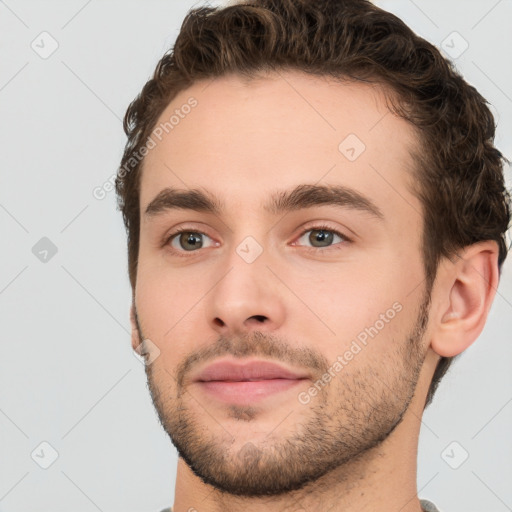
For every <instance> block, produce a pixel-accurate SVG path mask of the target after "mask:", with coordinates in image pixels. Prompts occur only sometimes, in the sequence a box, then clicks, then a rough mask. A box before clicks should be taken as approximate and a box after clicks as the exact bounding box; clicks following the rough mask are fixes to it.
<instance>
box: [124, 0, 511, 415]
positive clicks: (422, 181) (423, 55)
mask: <svg viewBox="0 0 512 512" xmlns="http://www.w3.org/2000/svg"><path fill="white" fill-rule="evenodd" d="M286 69H292V70H300V71H302V72H305V73H309V74H312V75H316V76H330V77H333V78H336V79H341V80H354V81H363V82H371V83H376V84H378V85H380V86H382V88H383V89H384V90H386V91H388V93H387V95H386V98H387V100H388V107H389V109H390V110H391V111H392V112H393V113H394V114H396V115H398V116H400V117H402V118H403V119H406V120H407V121H409V122H410V123H411V125H412V126H413V127H415V129H416V131H417V133H418V134H419V149H418V150H417V151H416V152H415V154H414V155H413V156H414V157H415V160H416V162H417V166H416V168H415V169H414V184H413V188H414V193H415V194H416V196H417V197H418V198H419V199H420V201H421V204H422V209H423V212H422V213H423V217H424V219H423V233H422V256H423V263H424V269H425V278H426V288H427V290H428V293H430V291H431V288H432V285H433V282H434V280H435V276H436V272H437V267H438V264H439V261H440V259H441V258H442V257H447V258H450V257H452V256H454V255H456V252H457V251H458V250H460V249H461V248H463V247H465V246H468V245H470V244H473V243H476V242H479V241H483V240H494V241H496V242H497V244H498V246H499V256H498V267H499V272H500V274H501V267H502V264H503V262H504V260H505V258H506V256H507V250H508V248H507V244H506V231H507V229H508V226H509V222H510V210H511V206H510V194H509V192H508V191H507V189H506V187H505V183H504V177H503V165H504V162H505V161H506V159H505V158H504V157H503V155H502V153H501V152H500V151H499V150H498V149H497V148H496V147H495V146H494V135H495V122H494V117H493V115H492V113H491V111H490V110H489V108H488V103H487V102H486V100H485V99H484V98H483V97H482V96H481V95H480V94H479V93H478V91H477V90H476V89H475V88H474V87H473V86H471V85H469V84H468V83H467V82H466V81H465V80H464V79H463V78H462V76H461V75H460V74H459V73H458V72H457V71H456V69H455V68H454V66H453V65H452V64H451V62H449V61H447V60H446V59H445V58H444V57H443V56H442V55H441V54H440V52H439V50H438V49H437V48H436V47H435V46H433V45H432V44H430V43H429V42H427V41H426V40H424V39H423V38H421V37H419V36H417V35H416V34H415V33H414V32H413V31H412V30H411V29H410V28H409V27H408V26H407V25H406V24H405V23H404V22H403V21H401V20H400V19H399V18H398V17H396V16H395V15H393V14H391V13H389V12H387V11H385V10H382V9H380V8H378V7H376V6H375V5H373V4H372V3H371V2H370V1H369V0H315V1H310V0H241V1H238V2H232V3H231V4H229V5H226V6H224V7H222V8H214V7H205V6H203V7H200V8H197V9H192V10H190V11H189V12H188V14H187V15H186V17H185V19H184V21H183V24H182V26H181V30H180V33H179V35H178V37H177V39H176V41H175V44H174V47H173V48H171V49H170V50H169V51H168V52H166V53H165V54H164V56H163V57H162V58H161V60H160V61H159V62H158V64H157V66H156V69H155V72H154V74H153V76H152V78H151V79H150V80H148V82H147V83H146V84H145V86H144V87H143V89H142V91H141V93H140V94H139V95H138V96H137V97H136V99H135V100H134V101H133V102H132V103H131V104H130V106H129V107H128V109H127V111H126V114H125V117H124V130H125V133H126V135H127V137H128V140H127V143H126V147H125V150H124V154H123V156H122V160H121V164H120V167H119V169H118V173H117V177H116V192H117V195H118V207H119V209H120V210H121V211H122V214H123V220H124V223H125V226H126V230H127V235H128V273H129V278H130V283H131V286H132V290H133V291H134V290H135V285H136V274H137V258H138V251H139V228H140V226H139V223H140V212H139V191H140V178H141V173H142V166H143V163H144V159H143V157H142V156H141V155H145V153H147V147H146V144H147V141H148V140H149V138H150V136H151V133H152V131H153V130H154V128H155V125H156V123H157V120H158V118H159V117H160V115H161V114H162V112H163V111H164V110H165V108H166V107H167V106H168V105H169V103H170V102H171V101H172V100H173V99H174V98H175V97H176V95H177V94H178V93H179V92H181V91H183V90H185V89H187V88H188V87H190V86H191V85H192V84H193V83H194V82H196V81H198V80H202V79H214V78H216V77H221V76H223V75H226V74H228V73H236V74H238V75H239V76H241V77H244V78H246V79H251V78H255V77H257V76H258V74H259V73H261V72H267V71H279V70H286ZM453 359H454V357H441V359H440V360H439V362H438V365H437V367H436V370H435V373H434V376H433V379H432V382H431V384H430V388H429V391H428V395H427V399H426V403H425V407H426V406H427V405H429V404H430V402H431V401H432V398H433V395H434V393H435V391H436V389H437V386H438V384H439V381H440V380H441V378H442V377H443V376H444V374H445V373H446V371H447V370H448V368H449V366H450V364H451V362H452V360H453Z"/></svg>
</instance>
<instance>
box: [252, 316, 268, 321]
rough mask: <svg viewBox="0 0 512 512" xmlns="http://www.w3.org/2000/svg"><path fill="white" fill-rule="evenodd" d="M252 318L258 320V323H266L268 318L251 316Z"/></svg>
mask: <svg viewBox="0 0 512 512" xmlns="http://www.w3.org/2000/svg"><path fill="white" fill-rule="evenodd" d="M251 318H256V320H258V322H264V321H265V319H266V318H267V317H266V316H263V315H254V316H251Z"/></svg>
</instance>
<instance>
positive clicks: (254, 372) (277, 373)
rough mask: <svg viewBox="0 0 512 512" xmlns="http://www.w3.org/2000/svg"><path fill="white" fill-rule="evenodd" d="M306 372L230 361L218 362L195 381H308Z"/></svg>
mask: <svg viewBox="0 0 512 512" xmlns="http://www.w3.org/2000/svg"><path fill="white" fill-rule="evenodd" d="M307 378H309V375H308V374H307V373H305V372H304V371H301V372H300V371H293V370H290V369H288V368H285V367H284V366H281V365H279V364H277V363H273V362H270V361H264V360H254V359H253V360H249V361H248V362H244V363H238V362H234V361H229V360H222V361H217V362H215V363H213V364H211V365H208V366H207V367H206V368H204V369H203V370H202V371H201V372H200V373H199V374H198V375H197V376H196V377H195V378H194V379H193V380H194V381H195V382H211V381H234V382H241V381H263V380H271V379H290V380H297V379H307Z"/></svg>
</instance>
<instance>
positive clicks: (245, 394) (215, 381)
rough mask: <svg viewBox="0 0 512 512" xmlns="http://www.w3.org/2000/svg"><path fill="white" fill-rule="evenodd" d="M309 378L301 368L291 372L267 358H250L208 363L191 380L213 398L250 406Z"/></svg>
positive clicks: (290, 388) (288, 389)
mask: <svg viewBox="0 0 512 512" xmlns="http://www.w3.org/2000/svg"><path fill="white" fill-rule="evenodd" d="M308 378H309V375H307V374H306V373H305V372H303V371H302V372H301V371H294V370H292V369H289V368H286V367H284V366H281V365H279V364H276V363H272V362H269V361H261V360H260V361H256V360H252V361H250V362H248V363H245V364H240V363H236V362H234V361H227V360H224V361H220V362H216V363H214V364H211V365H209V366H207V367H206V368H205V369H204V370H202V371H201V372H200V373H199V374H198V375H197V376H196V377H195V379H194V382H195V383H196V384H197V385H199V387H200V389H201V390H202V391H203V392H204V393H205V394H207V395H209V396H210V397H212V398H214V399H217V400H219V401H222V402H226V403H230V404H237V405H249V404H253V403H256V402H259V401H261V400H263V399H265V398H267V397H270V396H271V395H275V394H278V393H283V392H285V391H290V390H292V389H293V388H295V387H297V386H298V385H299V384H301V383H302V382H303V381H305V380H308Z"/></svg>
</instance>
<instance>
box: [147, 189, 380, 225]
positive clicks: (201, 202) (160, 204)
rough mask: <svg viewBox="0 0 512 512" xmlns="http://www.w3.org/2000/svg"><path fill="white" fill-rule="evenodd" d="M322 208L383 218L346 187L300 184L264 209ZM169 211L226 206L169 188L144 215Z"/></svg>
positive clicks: (274, 197)
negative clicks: (333, 208) (326, 206)
mask: <svg viewBox="0 0 512 512" xmlns="http://www.w3.org/2000/svg"><path fill="white" fill-rule="evenodd" d="M321 205H333V206H339V207H342V208H348V209H353V210H359V211H363V212H366V213H368V214H370V215H371V216H373V217H375V218H377V219H379V220H383V219H384V215H383V213H382V211H381V210H380V208H378V206H377V205H376V204H375V203H374V202H373V201H371V199H369V198H368V197H366V196H364V195H363V194H361V193H360V192H358V191H357V190H354V189H352V188H350V187H347V186H345V185H310V184H302V185H298V186H296V187H295V188H293V189H291V190H285V191H278V192H275V193H274V194H273V195H272V196H271V197H270V199H269V200H268V202H267V203H265V205H264V209H265V211H267V212H269V213H271V214H273V215H278V214H281V213H284V212H290V211H295V210H301V209H303V208H312V207H314V206H321ZM169 210H194V211H198V212H204V213H212V214H214V215H219V216H220V215H222V212H223V211H224V205H223V203H222V201H220V199H219V198H218V197H216V196H215V195H214V194H213V193H211V192H208V191H206V190H204V191H203V190H199V189H189V190H183V189H175V188H170V187H168V188H165V189H163V190H161V191H160V192H159V193H158V194H157V196H156V197H155V198H154V199H153V200H152V201H151V202H150V203H149V204H148V206H147V207H146V210H145V214H144V215H145V216H147V217H153V216H156V215H160V214H163V213H165V212H167V211H169Z"/></svg>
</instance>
